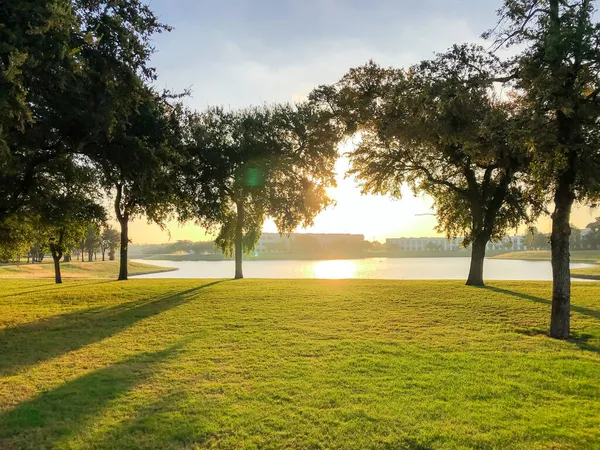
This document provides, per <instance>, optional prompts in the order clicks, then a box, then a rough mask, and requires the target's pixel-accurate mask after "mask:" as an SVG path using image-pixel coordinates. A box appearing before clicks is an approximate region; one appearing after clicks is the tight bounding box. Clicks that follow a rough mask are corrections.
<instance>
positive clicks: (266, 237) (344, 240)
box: [254, 233, 365, 254]
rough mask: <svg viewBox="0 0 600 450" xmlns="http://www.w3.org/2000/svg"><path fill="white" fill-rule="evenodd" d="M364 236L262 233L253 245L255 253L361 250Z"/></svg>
mask: <svg viewBox="0 0 600 450" xmlns="http://www.w3.org/2000/svg"><path fill="white" fill-rule="evenodd" d="M364 245H365V236H364V235H362V234H340V233H292V234H291V235H289V236H286V235H280V234H278V233H263V234H262V235H261V237H260V239H259V240H258V243H257V244H256V246H255V247H254V251H255V252H256V253H259V254H260V253H319V252H352V251H358V250H363V249H364Z"/></svg>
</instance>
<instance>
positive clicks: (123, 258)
mask: <svg viewBox="0 0 600 450" xmlns="http://www.w3.org/2000/svg"><path fill="white" fill-rule="evenodd" d="M119 223H120V224H121V251H120V260H119V280H121V281H124V280H127V278H128V272H127V251H128V248H127V247H128V245H129V220H128V218H127V216H126V215H125V216H122V217H121V218H120V219H119Z"/></svg>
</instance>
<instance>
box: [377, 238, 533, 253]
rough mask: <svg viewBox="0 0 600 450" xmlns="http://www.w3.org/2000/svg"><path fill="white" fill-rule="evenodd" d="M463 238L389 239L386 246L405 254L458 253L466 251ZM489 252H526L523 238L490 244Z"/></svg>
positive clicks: (504, 239) (488, 245)
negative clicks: (426, 252) (457, 251)
mask: <svg viewBox="0 0 600 450" xmlns="http://www.w3.org/2000/svg"><path fill="white" fill-rule="evenodd" d="M463 241H464V239H463V238H457V239H446V238H439V237H421V238H388V239H386V241H385V244H386V246H387V247H388V248H390V249H395V250H396V251H403V252H425V251H456V250H466V249H465V248H464V247H463V245H462V243H463ZM486 249H487V250H524V249H525V246H524V242H523V237H522V236H511V237H509V236H506V237H505V238H503V239H502V240H501V241H498V242H488V244H487V246H486Z"/></svg>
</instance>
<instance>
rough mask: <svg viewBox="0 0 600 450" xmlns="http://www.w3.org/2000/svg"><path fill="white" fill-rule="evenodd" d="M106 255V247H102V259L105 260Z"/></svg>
mask: <svg viewBox="0 0 600 450" xmlns="http://www.w3.org/2000/svg"><path fill="white" fill-rule="evenodd" d="M104 255H106V249H102V261H104V260H105V259H104Z"/></svg>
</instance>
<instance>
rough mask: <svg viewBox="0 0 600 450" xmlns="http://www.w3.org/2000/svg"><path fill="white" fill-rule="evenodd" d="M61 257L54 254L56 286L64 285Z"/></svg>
mask: <svg viewBox="0 0 600 450" xmlns="http://www.w3.org/2000/svg"><path fill="white" fill-rule="evenodd" d="M60 258H61V257H60V256H59V255H56V254H55V253H54V252H53V253H52V259H53V260H54V281H55V282H56V284H62V276H61V274H60Z"/></svg>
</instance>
